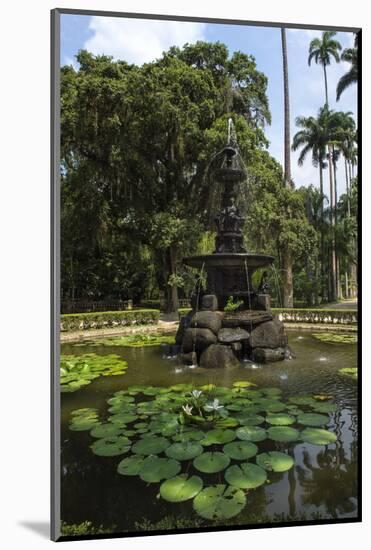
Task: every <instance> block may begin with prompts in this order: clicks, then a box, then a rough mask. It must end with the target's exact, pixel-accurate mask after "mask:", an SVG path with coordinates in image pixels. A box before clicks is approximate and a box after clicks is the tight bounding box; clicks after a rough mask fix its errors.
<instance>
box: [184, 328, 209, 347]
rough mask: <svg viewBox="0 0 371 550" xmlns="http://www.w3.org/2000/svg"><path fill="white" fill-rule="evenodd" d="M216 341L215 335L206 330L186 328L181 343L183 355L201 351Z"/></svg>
mask: <svg viewBox="0 0 371 550" xmlns="http://www.w3.org/2000/svg"><path fill="white" fill-rule="evenodd" d="M216 341H217V338H216V336H215V334H214V333H213V332H211V330H210V329H208V328H187V329H186V330H185V332H184V338H183V343H182V348H183V353H188V352H189V351H201V350H203V349H205V348H206V347H207V346H210V344H215V343H216Z"/></svg>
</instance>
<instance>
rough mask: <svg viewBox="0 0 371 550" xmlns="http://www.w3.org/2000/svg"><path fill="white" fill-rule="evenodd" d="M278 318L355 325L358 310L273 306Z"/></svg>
mask: <svg viewBox="0 0 371 550" xmlns="http://www.w3.org/2000/svg"><path fill="white" fill-rule="evenodd" d="M189 311H191V309H190V308H179V309H178V314H179V317H181V316H182V315H186V314H187V313H188V312H189ZM272 313H275V314H276V315H277V316H278V318H279V319H280V320H281V321H283V322H284V323H313V324H316V323H321V324H334V325H335V324H339V325H355V324H357V319H358V311H357V310H356V309H309V308H308V309H304V308H303V309H299V308H272Z"/></svg>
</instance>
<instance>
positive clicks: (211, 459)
mask: <svg viewBox="0 0 371 550" xmlns="http://www.w3.org/2000/svg"><path fill="white" fill-rule="evenodd" d="M229 463H230V458H229V456H227V455H225V454H224V453H220V452H215V453H212V452H211V453H203V454H201V455H199V456H197V457H196V458H195V459H194V461H193V466H194V467H195V468H196V469H197V470H199V471H200V472H203V473H204V474H215V473H216V472H220V471H221V470H224V469H225V468H226V467H227V466H228V465H229Z"/></svg>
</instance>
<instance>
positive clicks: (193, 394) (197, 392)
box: [191, 390, 202, 399]
mask: <svg viewBox="0 0 371 550" xmlns="http://www.w3.org/2000/svg"><path fill="white" fill-rule="evenodd" d="M191 395H192V397H194V398H195V399H198V398H199V397H200V396H201V395H202V391H200V390H193V391H192V392H191Z"/></svg>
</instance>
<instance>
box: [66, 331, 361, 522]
mask: <svg viewBox="0 0 371 550" xmlns="http://www.w3.org/2000/svg"><path fill="white" fill-rule="evenodd" d="M289 342H290V346H291V347H292V349H293V350H294V352H295V354H296V358H295V359H292V360H286V361H282V362H277V363H270V364H266V365H257V364H254V363H251V362H244V363H242V364H241V366H240V367H239V368H237V369H231V370H227V369H225V370H218V369H215V370H212V371H209V370H201V369H199V368H192V367H189V366H182V365H180V364H179V363H178V361H177V359H176V358H174V357H173V358H170V357H166V352H167V348H166V346H164V345H163V346H150V347H137V348H134V347H122V346H107V345H99V340H96V341H95V342H94V345H93V346H91V345H89V344H84V345H82V346H81V345H76V344H62V353H63V354H73V355H81V354H86V353H94V354H98V355H99V356H106V355H108V354H116V355H118V356H120V357H122V358H123V359H124V360H125V361H126V362H127V364H128V368H127V370H126V372H125V374H123V375H118V376H107V377H105V376H100V377H99V378H96V379H95V380H93V381H92V382H91V383H90V384H89V385H86V386H84V387H83V388H81V389H79V390H78V391H75V392H73V393H65V394H62V410H61V422H62V428H61V429H62V432H61V444H62V455H61V470H62V483H61V488H62V494H61V518H62V521H63V522H65V523H66V524H74V525H75V524H80V523H82V522H86V521H88V522H91V524H92V525H93V527H94V529H97V530H99V529H102V530H103V531H104V530H108V531H111V532H127V531H129V532H133V531H137V530H141V531H142V530H144V529H149V530H155V529H169V528H170V529H172V528H187V527H188V528H192V527H200V526H204V527H206V526H210V525H211V526H213V525H237V524H240V525H253V524H260V523H271V522H276V521H300V520H313V519H314V520H318V519H334V518H356V517H357V383H356V381H355V380H354V379H352V377H351V376H345V375H342V374H340V373H339V372H338V371H339V369H340V368H353V367H356V366H357V348H356V345H355V344H354V343H344V344H342V343H332V342H327V341H320V340H318V338H315V337H314V336H313V335H312V334H310V333H309V332H306V331H305V332H304V331H303V332H295V331H292V332H290V333H289ZM236 381H249V382H251V383H253V384H256V386H257V387H256V388H255V387H251V389H252V390H257V391H258V392H259V391H261V390H264V388H277V389H278V390H277V394H278V393H279V395H280V400H281V401H282V402H285V403H286V404H287V406H288V409H287V410H286V411H283V412H286V413H289V415H290V413H292V414H299V413H300V412H302V413H308V412H311V411H308V410H306V408H305V405H304V403H305V399H304V402H303V406H302V404H301V403H300V397H308V396H309V398H310V399H313V398H312V397H311V396H313V395H316V394H318V395H319V396H321V395H323V396H324V397H323V399H324V401H323V402H321V401H319V402H318V403H319V404H320V403H322V404H323V403H326V401H325V397H327V396H331V403H334V405H336V407H333V409H336V410H334V411H333V412H329V413H328V423H327V421H326V424H327V425H326V429H328V430H330V431H331V432H333V433H334V434H336V436H337V440H336V442H334V443H330V444H328V445H315V444H311V443H309V442H308V441H307V442H305V441H301V440H300V438H296V439H299V440H295V441H292V442H290V441H287V439H286V441H285V442H284V443H283V442H280V441H275V440H272V439H270V438H267V439H265V440H264V441H260V442H259V443H258V444H257V445H259V453H266V452H271V451H278V452H285V453H288V454H289V455H290V456H291V457H292V458H293V459H294V466H293V467H292V468H290V469H289V470H288V471H283V472H275V471H272V472H271V471H269V472H268V476H267V480H266V482H265V483H264V484H262V485H260V486H258V487H256V488H254V489H251V490H246V491H244V494H245V497H244V498H245V503H244V505H243V506H242V507H241V510H240V512H239V513H238V514H236V515H234V517H232V518H231V519H223V521H220V520H218V518H216V519H207V518H205V515H204V517H202V516H200V514H196V513H195V510H194V507H193V506H192V500H186V501H183V502H179V503H173V502H167V501H166V500H164V499H163V498H159V487H160V483H146V482H145V481H142V479H140V478H139V477H138V476H127V475H125V476H124V475H120V474H119V473H118V472H117V465H118V463H119V462H120V461H121V460H122V459H123V458H124V457H125V455H122V456H112V457H107V456H97V455H95V454H93V452H92V450H91V448H90V445H92V443H93V442H94V441H95V440H94V438H92V436H91V435H90V434H89V431H71V430H70V429H69V423H70V421H71V413H72V412H73V411H75V410H76V409H81V408H87V407H89V408H90V407H92V408H95V409H98V414H99V415H100V417H101V418H106V417H107V414H109V413H107V409H108V407H109V405H108V404H107V400H108V399H109V398H111V397H112V394H114V393H115V392H118V391H120V390H126V389H127V388H130V387H133V386H138V385H140V386H143V385H150V386H155V387H163V388H167V387H169V386H172V385H174V384H179V383H183V384H186V383H190V384H192V385H194V386H197V387H199V386H202V385H205V384H215V385H216V386H217V387H220V386H221V387H225V388H231V387H233V383H235V382H236ZM269 391H272V392H273V393H272V396H273V395H275V391H276V390H269ZM267 395H268V394H267ZM272 396H271V397H272ZM265 397H266V396H265ZM268 397H269V395H268ZM298 397H299V401H298V403H297V404H295V398H298ZM146 399H153V397H151V398H148V396H147V398H146ZM290 399H292V400H293V401H290ZM142 400H143V397H142ZM261 400H262V395H260V401H261ZM263 400H264V397H263ZM329 402H330V401H327V403H329ZM297 407H299V408H300V409H302V410H301V411H295V410H294V409H295V408H297ZM320 408H321V407H319V410H317V409H316V410H315V412H317V413H318V412H320V413H321V412H326V411H325V410H323V411H321V410H320ZM231 409H233V407H231ZM237 409H238V407H237ZM324 409H326V406H325V407H324ZM330 409H331V406H330V407H329V410H330ZM277 410H278V411H279V408H278V409H277ZM281 410H282V409H281ZM255 412H256V411H255ZM272 412H274V409H272ZM312 412H313V411H312ZM136 422H138V420H136ZM134 424H135V422H134ZM292 426H293V428H294V429H295V428H297V429H299V430H300V429H303V428H306V427H308V425H307V426H305V425H304V426H298V425H297V424H296V423H293V424H292ZM309 426H310V423H309ZM312 426H313V424H312ZM129 427H131V426H130V425H129ZM260 427H263V428H264V429H267V430H268V428H269V426H268V425H266V424H265V423H264V424H263V425H262V424H261V423H260ZM290 428H291V426H290ZM233 437H234V436H233ZM216 447H218V446H216ZM207 450H221V448H220V446H219V447H218V448H214V447H211V448H208V449H207ZM232 458H233V457H232ZM235 463H236V462H235V461H234V460H231V464H235ZM184 464H185V465H186V466H185V467H183V470H182V471H186V472H187V473H188V475H189V476H191V475H200V472H197V470H195V469H194V465H193V464H192V460H189V461H188V462H187V463H184V462H182V466H184ZM223 476H224V472H221V473H220V472H218V473H204V474H202V478H203V480H204V486H206V485H207V486H208V485H212V484H214V485H215V484H220V483H225V481H223Z"/></svg>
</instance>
